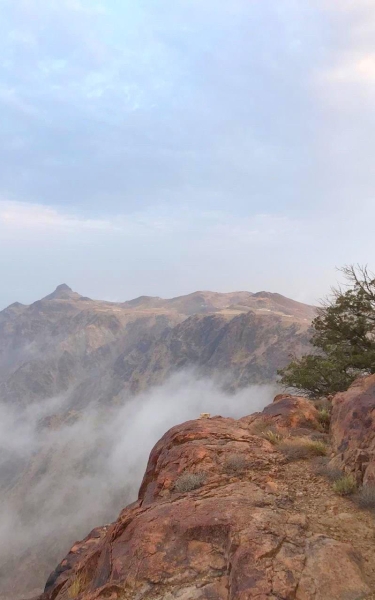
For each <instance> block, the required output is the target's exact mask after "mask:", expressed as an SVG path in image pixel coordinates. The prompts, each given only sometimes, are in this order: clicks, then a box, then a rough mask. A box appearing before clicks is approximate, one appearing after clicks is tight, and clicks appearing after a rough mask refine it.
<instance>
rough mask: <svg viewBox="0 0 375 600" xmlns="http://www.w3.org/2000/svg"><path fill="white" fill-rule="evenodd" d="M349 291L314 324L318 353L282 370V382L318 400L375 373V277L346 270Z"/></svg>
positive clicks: (325, 308)
mask: <svg viewBox="0 0 375 600" xmlns="http://www.w3.org/2000/svg"><path fill="white" fill-rule="evenodd" d="M343 272H344V274H345V276H346V279H347V280H348V282H349V286H350V287H349V289H347V290H346V291H345V290H344V291H343V290H341V289H339V290H336V291H334V295H333V298H332V299H331V300H330V301H329V302H327V303H326V304H325V305H324V306H322V307H321V308H320V309H319V311H318V316H317V317H316V318H315V319H314V321H313V323H312V327H313V336H312V339H311V343H312V345H313V346H314V348H315V352H314V353H313V354H308V355H305V356H303V357H302V358H300V359H294V360H292V362H291V363H290V364H289V365H288V366H287V367H286V368H285V369H282V370H281V371H279V374H280V375H281V382H282V383H283V384H284V385H285V386H287V387H291V388H295V389H297V390H299V391H300V392H302V393H305V394H307V395H308V396H310V397H312V398H316V397H319V396H325V395H328V394H333V393H336V392H339V391H343V390H346V389H347V388H348V387H349V385H350V384H351V383H352V382H353V381H354V379H355V378H356V377H358V375H361V374H367V373H375V276H374V275H372V274H370V273H369V272H368V271H367V269H366V268H360V267H358V268H355V267H346V268H344V269H343Z"/></svg>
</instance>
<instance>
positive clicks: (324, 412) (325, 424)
mask: <svg viewBox="0 0 375 600" xmlns="http://www.w3.org/2000/svg"><path fill="white" fill-rule="evenodd" d="M318 421H319V425H320V427H321V428H322V430H323V431H328V430H329V425H330V422H331V412H330V410H329V409H328V408H321V409H320V410H319V411H318Z"/></svg>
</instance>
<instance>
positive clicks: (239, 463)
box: [224, 454, 247, 474]
mask: <svg viewBox="0 0 375 600" xmlns="http://www.w3.org/2000/svg"><path fill="white" fill-rule="evenodd" d="M246 467H247V462H246V459H245V457H244V456H242V455H241V454H231V455H230V456H228V458H227V460H226V461H225V463H224V471H225V472H226V473H228V474H232V473H243V471H245V470H246Z"/></svg>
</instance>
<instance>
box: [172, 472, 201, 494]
mask: <svg viewBox="0 0 375 600" xmlns="http://www.w3.org/2000/svg"><path fill="white" fill-rule="evenodd" d="M206 478H207V476H206V474H205V473H204V472H202V471H200V472H199V473H188V472H185V473H183V474H182V475H181V476H180V477H179V478H178V479H177V481H176V483H175V485H174V489H175V490H176V492H180V493H183V492H191V491H192V490H196V489H198V488H200V487H201V486H202V485H203V484H204V482H205V481H206Z"/></svg>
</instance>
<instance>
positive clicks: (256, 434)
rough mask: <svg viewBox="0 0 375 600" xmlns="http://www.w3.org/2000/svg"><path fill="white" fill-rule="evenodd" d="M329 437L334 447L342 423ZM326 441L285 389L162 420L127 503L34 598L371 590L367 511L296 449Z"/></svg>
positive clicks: (194, 597)
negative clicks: (254, 405) (263, 403)
mask: <svg viewBox="0 0 375 600" xmlns="http://www.w3.org/2000/svg"><path fill="white" fill-rule="evenodd" d="M362 385H363V384H362ZM367 389H368V388H366V390H367ZM366 393H367V392H366ZM350 397H352V396H350ZM372 401H373V410H374V409H375V395H373V397H372ZM345 402H346V400H345V399H344V400H342V399H341V400H340V406H341V409H340V411H341V412H340V414H341V415H344V417H343V418H344V419H347V414H348V413H347V412H346V411H344V410H343V404H345ZM338 403H339V401H338V400H337V401H336V404H335V402H334V405H335V407H336V408H334V413H335V414H334V418H335V427H336V429H335V432H336V433H335V436H334V439H335V440H336V441H335V444H337V443H338V433H337V431H338V429H339V426H338V421H339V419H341V417H340V416H339V414H338V409H337V406H338ZM335 411H336V412H335ZM369 426H370V425H369ZM371 427H373V421H372V425H371ZM340 435H341V438H342V439H341V442H340V444H341V445H342V443H343V439H344V438H345V435H346V434H345V426H344V425H342V426H341V434H340ZM281 439H284V440H287V442H285V441H284V442H283V443H280V440H281ZM326 441H328V436H327V434H325V433H323V432H322V427H321V424H320V422H319V413H318V411H317V409H316V408H315V407H314V406H313V405H312V404H311V403H310V402H308V401H307V400H306V399H304V398H298V397H291V396H278V397H277V398H276V399H275V401H274V403H273V404H271V405H270V406H268V407H266V408H265V410H264V411H263V413H257V414H255V415H252V416H250V417H245V418H243V419H239V420H234V419H227V418H222V417H213V418H210V419H198V420H196V421H189V422H187V423H184V424H182V425H179V426H177V427H174V428H173V429H171V430H170V431H169V432H168V433H166V434H165V435H164V437H163V438H162V439H161V440H160V441H159V442H158V443H157V444H156V446H155V447H154V449H153V450H152V452H151V455H150V459H149V463H148V466H147V471H146V474H145V476H144V479H143V482H142V485H141V488H140V492H139V498H138V500H137V501H136V502H135V503H134V504H132V505H130V506H128V507H127V508H126V509H124V510H123V512H122V513H121V514H120V516H119V518H118V520H117V521H116V522H114V523H113V524H111V525H109V526H106V527H101V528H98V529H95V530H94V531H92V532H91V533H90V535H88V537H87V538H86V539H85V540H83V541H81V542H78V543H76V544H75V545H74V546H73V548H72V549H71V551H70V552H69V554H68V555H67V557H66V558H65V559H64V560H63V561H62V562H61V564H60V565H59V566H58V567H57V569H56V570H55V571H54V572H53V573H52V574H51V576H50V578H49V580H48V582H47V585H46V589H45V593H44V595H43V596H41V597H40V600H67V599H72V598H76V599H77V600H94V599H95V600H99V599H103V600H104V599H107V600H120V599H122V600H175V599H176V600H203V599H206V600H234V599H236V600H248V599H249V600H250V599H254V600H255V599H256V600H283V599H284V600H293V599H294V600H359V599H364V598H368V599H370V598H374V597H375V596H373V595H372V591H373V590H375V551H374V541H375V527H374V526H375V521H374V519H373V516H372V515H371V514H369V513H368V512H366V511H362V510H359V509H358V508H357V507H356V505H355V504H354V503H352V502H351V501H350V500H348V499H346V498H343V497H340V496H337V495H335V493H334V492H333V490H332V484H331V483H330V482H329V481H328V480H327V479H326V478H325V477H323V476H322V475H319V474H318V472H319V471H318V470H317V466H316V462H314V461H316V460H318V459H316V458H315V459H313V458H311V457H309V454H308V453H306V452H305V454H304V453H298V448H300V447H301V445H302V446H303V445H307V446H308V447H309V448H315V449H317V448H318V449H319V448H320V451H321V452H320V453H322V454H324V453H325V452H324V450H322V445H323V447H324V443H325V442H326ZM314 444H315V446H314ZM340 444H339V445H340ZM353 444H354V442H353ZM353 444H352V445H353ZM288 445H289V446H288ZM345 447H346V448H349V447H350V444H349V443H348V445H347V446H345ZM327 448H328V447H327ZM291 450H292V451H291ZM362 450H363V449H362ZM328 452H330V450H328ZM318 453H319V452H318ZM341 454H345V453H344V452H341ZM341 460H342V461H343V466H344V467H345V456H342V457H341Z"/></svg>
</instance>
